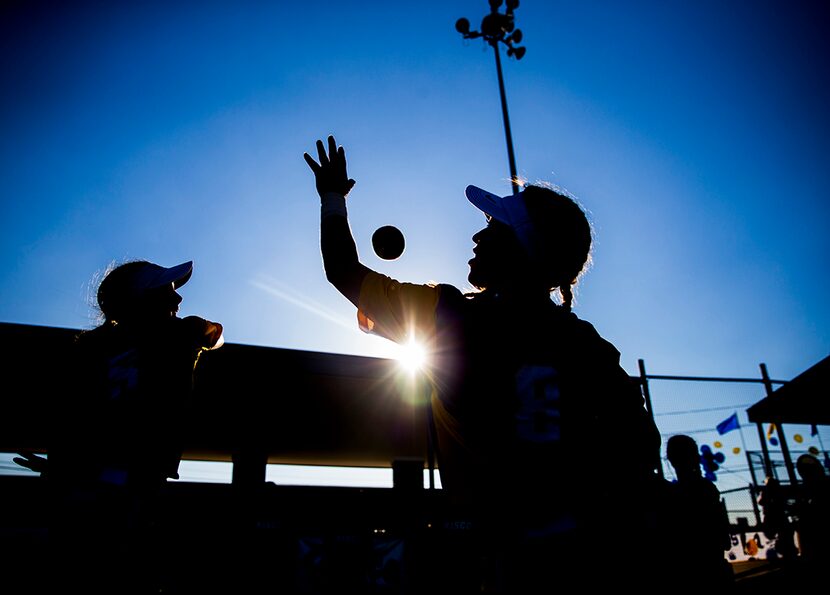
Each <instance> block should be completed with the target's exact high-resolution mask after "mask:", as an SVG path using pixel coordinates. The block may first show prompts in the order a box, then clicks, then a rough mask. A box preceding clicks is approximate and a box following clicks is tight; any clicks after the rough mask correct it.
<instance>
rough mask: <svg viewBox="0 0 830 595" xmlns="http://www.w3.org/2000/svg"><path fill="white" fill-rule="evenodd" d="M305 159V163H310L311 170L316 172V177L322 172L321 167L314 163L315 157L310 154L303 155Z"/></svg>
mask: <svg viewBox="0 0 830 595" xmlns="http://www.w3.org/2000/svg"><path fill="white" fill-rule="evenodd" d="M303 159H305V162H306V163H308V166H309V167H310V168H311V171H312V172H314V175H315V176H316V175H317V174H318V173H319V172H320V169H322V168H321V167H320V165H319V164H318V163H317V162H316V161H314V157H312V156H311V155H309V154H308V153H303Z"/></svg>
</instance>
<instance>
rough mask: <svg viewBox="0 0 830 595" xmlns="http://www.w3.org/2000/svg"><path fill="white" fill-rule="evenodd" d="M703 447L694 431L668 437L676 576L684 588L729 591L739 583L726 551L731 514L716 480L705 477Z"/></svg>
mask: <svg viewBox="0 0 830 595" xmlns="http://www.w3.org/2000/svg"><path fill="white" fill-rule="evenodd" d="M700 456H701V455H700V450H699V449H698V445H697V442H695V440H694V438H692V437H691V436H687V435H685V434H676V435H674V436H671V437H670V438H669V439H668V441H667V442H666V457H667V458H668V460H669V463H671V465H672V467H674V472H675V474H676V475H677V481H676V482H675V483H674V484H673V485H674V488H675V490H674V496H673V506H674V515H673V516H674V521H673V528H674V531H675V541H674V544H675V547H674V549H673V553H674V558H673V559H674V562H673V567H674V568H675V571H674V572H673V573H672V574H673V575H674V577H675V580H676V583H677V586H678V587H682V588H683V589H684V590H686V589H688V590H690V591H691V590H693V589H706V590H707V591H708V592H724V591H728V590H730V589H732V588H733V587H734V574H733V572H732V567H731V565H730V564H729V562H728V561H727V560H726V557H725V555H726V552H727V551H728V550H729V549H730V548H731V547H732V540H731V537H730V526H729V517H728V515H727V514H726V509H725V508H724V506H723V503H722V502H721V495H720V492H719V491H718V488H717V487H716V486H715V484H714V483H713V482H712V481H710V480H709V479H706V478H705V477H703V474H702V472H701V468H700V464H701V458H700Z"/></svg>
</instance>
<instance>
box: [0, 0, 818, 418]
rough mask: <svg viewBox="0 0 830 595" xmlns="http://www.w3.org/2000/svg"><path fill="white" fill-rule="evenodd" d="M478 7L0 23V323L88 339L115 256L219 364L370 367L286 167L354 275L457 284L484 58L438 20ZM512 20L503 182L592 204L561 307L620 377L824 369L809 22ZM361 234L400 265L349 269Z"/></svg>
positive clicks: (480, 127)
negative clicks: (392, 231) (224, 357)
mask: <svg viewBox="0 0 830 595" xmlns="http://www.w3.org/2000/svg"><path fill="white" fill-rule="evenodd" d="M488 11H489V6H488V3H487V2H486V1H485V0H463V1H462V0H457V1H444V2H432V3H424V2H407V1H386V2H379V1H372V0H367V1H350V0H337V1H335V0H331V1H329V0H323V1H317V2H265V1H260V2H251V1H245V0H236V1H234V2H214V1H199V2H195V1H193V2H185V1H181V2H155V1H145V2H139V3H115V2H103V1H101V2H81V1H76V2H23V1H12V2H5V3H3V7H2V9H0V77H2V79H0V83H1V84H2V88H3V91H2V94H1V95H0V129H2V131H3V134H2V136H0V193H1V194H0V196H2V203H1V204H0V296H2V297H0V321H4V322H19V323H28V324H40V325H51V326H61V327H73V328H90V327H92V326H94V324H95V319H94V315H95V313H94V312H93V311H92V310H91V309H90V307H89V302H90V296H91V295H92V290H93V289H94V282H95V279H96V274H97V273H99V272H100V271H102V270H103V269H104V268H105V267H106V266H107V265H108V264H109V263H110V262H111V261H113V260H116V261H120V260H124V259H132V258H145V259H149V260H152V261H155V262H157V263H160V264H164V265H168V266H169V265H173V264H177V263H179V262H182V261H186V260H194V261H195V272H194V276H193V278H192V279H191V281H190V282H189V283H188V284H187V285H186V286H185V287H184V288H183V289H182V290H181V293H182V295H183V297H184V302H183V304H182V309H181V314H182V315H187V314H200V315H203V316H205V317H207V318H210V319H213V320H218V321H220V322H222V323H223V324H224V325H225V329H226V340H227V341H229V342H236V343H245V344H256V345H267V346H277V347H288V348H296V349H304V350H313V351H325V352H334V353H353V354H362V355H378V356H385V355H389V353H390V350H389V346H388V344H387V343H386V342H385V341H384V340H383V339H380V338H377V337H372V336H367V335H363V334H361V333H360V331H359V330H358V329H357V324H356V321H355V313H354V309H353V307H352V306H351V305H350V304H349V303H348V302H347V301H346V300H345V298H343V297H342V296H340V294H338V293H337V292H336V291H335V290H334V289H333V288H332V287H331V286H330V285H329V284H328V283H327V282H326V280H325V278H324V275H323V269H322V264H321V259H320V252H319V234H318V228H319V206H318V205H319V201H318V199H317V196H316V193H315V190H314V181H313V176H312V174H311V172H310V171H309V170H308V167H307V166H306V164H305V163H304V161H303V159H302V154H303V152H304V151H309V152H313V150H314V142H315V140H316V139H318V138H324V137H325V136H326V135H328V134H334V135H335V136H336V138H337V140H338V142H339V143H341V144H343V145H344V146H345V147H346V151H347V158H348V160H349V168H350V175H351V176H352V177H353V178H355V179H356V180H357V185H356V187H355V189H354V190H353V191H352V193H351V195H350V197H349V212H350V216H351V223H352V229H353V231H354V234H355V237H356V241H357V243H358V249H359V252H360V255H361V258H362V260H363V261H364V263H365V264H366V265H368V266H370V267H372V268H375V269H377V270H380V271H382V272H384V273H387V274H389V275H391V276H393V277H396V278H398V279H400V280H405V281H413V282H426V281H439V282H445V283H451V284H455V285H457V286H459V287H462V288H464V287H466V275H467V264H466V263H467V260H468V259H469V258H470V255H471V248H472V241H471V239H470V238H471V236H472V235H473V234H474V233H475V232H476V231H477V230H478V229H480V228H481V227H482V226H483V225H484V218H483V216H482V215H481V214H480V213H479V212H478V211H476V210H475V208H474V207H472V206H471V205H470V204H469V203H468V202H467V201H466V199H464V197H463V189H464V187H465V186H466V185H467V184H470V183H473V184H476V185H479V186H482V187H484V188H487V189H490V190H492V191H494V192H500V193H504V194H507V193H509V192H510V184H509V179H508V178H509V170H508V161H507V152H506V145H505V137H504V128H503V125H502V113H501V108H500V103H499V95H498V86H497V79H496V68H495V62H494V57H493V52H492V49H491V48H490V47H489V46H486V45H485V44H484V43H483V42H482V41H481V40H469V41H464V40H462V38H461V36H460V35H459V34H458V33H457V32H456V30H455V27H454V24H455V21H456V20H457V19H458V18H459V17H467V18H468V19H469V20H470V21H471V23H472V27H473V28H474V29H477V28H478V26H479V23H480V19H481V18H482V17H483V16H484V15H485V14H486V13H487V12H488ZM516 23H517V26H518V27H519V28H520V29H521V30H522V31H523V33H524V40H523V44H522V45H525V46H526V47H527V54H526V55H525V56H524V58H523V59H522V60H521V61H516V60H514V59H509V60H508V59H507V58H506V57H505V56H503V67H504V76H505V82H506V86H507V100H508V105H509V109H510V119H511V125H512V130H513V142H514V146H515V152H516V162H517V165H518V170H519V174H520V175H521V176H523V177H525V178H527V179H528V180H529V181H536V180H545V181H548V182H552V183H555V184H558V185H560V186H562V187H564V188H566V189H567V190H569V191H570V192H571V193H572V194H574V195H576V196H577V197H578V199H579V200H580V202H581V203H582V204H583V205H584V206H585V207H586V209H587V210H588V211H589V213H590V217H591V219H592V222H593V225H594V227H595V233H596V238H597V240H596V243H595V246H594V254H593V257H594V264H593V267H592V269H591V270H590V271H589V272H588V274H587V275H586V276H585V277H584V279H583V281H582V283H581V285H580V286H579V288H578V292H577V296H576V306H575V311H576V313H577V314H578V315H579V316H581V317H582V318H585V319H587V320H590V321H591V322H592V323H594V325H595V326H596V327H597V329H598V330H599V332H600V333H601V334H602V335H603V336H604V337H606V338H607V339H609V340H610V341H612V342H613V343H614V344H615V345H616V346H617V348H618V349H619V350H620V351H621V353H622V359H621V363H622V365H623V367H625V368H626V370H628V371H629V372H630V373H632V374H633V373H637V360H638V359H644V360H645V362H646V366H647V369H648V371H649V372H650V373H654V374H680V375H706V376H740V377H758V376H759V368H758V366H759V363H761V362H764V363H766V365H767V366H768V368H769V372H770V375H771V376H772V377H773V378H780V379H785V380H786V379H789V378H792V377H793V376H795V375H797V374H798V373H800V372H802V371H803V370H805V369H806V368H808V367H810V366H811V365H813V364H814V363H816V362H817V361H819V360H820V359H822V358H824V357H825V356H827V355H828V354H830V308H828V306H829V305H830V303H829V302H830V300H828V298H829V297H830V291H828V289H830V286H829V285H828V284H829V283H830V274H828V273H830V266H828V264H829V262H828V258H830V235H828V233H827V231H828V223H830V199H829V197H830V167H829V166H830V163H828V161H829V158H830V111H828V109H827V106H828V105H830V89H828V80H829V79H828V74H830V72H828V66H829V65H830V47H828V45H830V40H828V37H827V35H826V31H827V30H828V26H829V25H830V19H828V16H827V13H826V3H824V2H818V1H816V2H782V1H775V2H773V1H758V2H745V1H741V2H738V1H734V0H726V1H723V0H718V1H715V0H703V1H696V2H685V1H682V2H681V1H676V0H668V1H667V0H659V1H657V0H654V1H636V0H635V1H631V2H618V1H597V2H559V1H550V0H523V1H522V2H521V4H520V6H519V8H518V9H517V11H516ZM384 224H393V225H396V226H397V227H399V228H400V229H401V230H402V231H403V232H404V234H405V236H406V239H407V247H406V251H405V252H404V254H403V256H402V257H401V258H400V259H398V260H396V261H391V262H388V261H382V260H380V259H378V258H377V257H376V256H375V255H374V253H373V252H372V249H371V242H370V238H371V234H372V232H373V231H374V230H375V229H376V228H377V227H379V226H381V225H384ZM760 396H763V395H762V394H759V395H758V398H760ZM656 398H657V395H655V399H656ZM754 400H756V399H755V398H754V397H753V398H750V399H749V400H748V401H747V400H746V399H744V398H743V397H741V398H740V399H739V398H735V397H728V398H727V397H724V398H722V399H720V400H718V399H717V398H715V401H714V402H715V404H716V405H717V404H720V405H725V406H727V407H728V406H730V405H731V404H732V403H740V404H744V405H746V404H749V403H751V402H754ZM696 405H697V404H696V403H682V406H683V407H685V408H687V409H689V408H694V407H695V406H696ZM659 406H661V407H663V408H664V409H666V410H669V409H672V408H675V409H676V408H679V407H680V406H681V404H678V403H674V404H667V403H663V404H661V405H659ZM700 406H701V407H707V406H712V402H709V401H706V402H701V403H700ZM657 409H658V405H657V404H655V410H657ZM730 413H731V410H727V411H724V412H717V413H715V414H714V415H715V417H717V418H718V419H717V421H720V418H722V417H726V416H728V415H729V414H730ZM689 424H690V425H695V424H692V422H689ZM706 424H707V425H708V424H709V421H708V420H707V421H706Z"/></svg>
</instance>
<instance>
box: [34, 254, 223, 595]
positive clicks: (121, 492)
mask: <svg viewBox="0 0 830 595" xmlns="http://www.w3.org/2000/svg"><path fill="white" fill-rule="evenodd" d="M192 272H193V263H192V262H185V263H182V264H179V265H177V266H173V267H170V268H167V267H163V266H160V265H157V264H154V263H151V262H147V261H134V262H127V263H124V264H121V265H120V266H117V267H116V268H114V269H112V270H111V271H110V272H109V273H108V274H106V276H105V277H104V279H103V280H102V281H101V283H100V285H99V286H98V290H97V303H98V306H99V308H100V310H101V314H102V316H103V322H102V323H101V324H100V326H98V327H96V328H94V329H92V330H89V331H83V332H81V333H80V334H79V335H78V336H77V338H76V340H75V343H74V345H73V349H72V353H71V355H70V361H69V366H68V370H70V374H71V377H70V378H69V379H68V390H67V391H66V393H65V394H61V395H56V399H55V404H54V409H53V412H52V414H53V415H52V424H53V427H52V437H53V439H52V442H51V444H50V445H49V449H48V465H47V477H48V480H49V483H50V484H51V485H52V487H53V490H52V491H53V495H54V497H55V501H54V504H55V508H54V510H53V512H54V515H55V516H54V519H53V521H54V523H53V525H52V537H53V540H54V541H53V546H54V548H53V553H54V555H55V558H54V561H55V563H56V564H57V565H58V568H59V569H60V570H61V571H62V573H61V574H58V575H56V576H57V577H58V580H60V584H61V585H62V587H64V588H66V589H67V590H69V591H73V590H74V589H71V588H69V587H79V588H81V590H82V591H83V592H89V591H93V592H122V593H123V592H150V591H151V590H152V591H156V592H157V591H158V589H159V585H158V584H155V582H154V581H156V580H157V577H156V576H155V567H154V566H153V562H152V557H153V556H154V555H155V554H156V553H157V552H156V551H154V550H155V549H156V548H157V547H158V546H159V544H157V543H154V542H152V541H148V539H149V538H150V537H151V536H152V534H153V531H154V529H155V526H156V523H157V521H158V519H157V516H156V515H157V514H158V510H156V507H157V504H158V499H159V498H160V496H161V495H162V493H163V490H164V487H165V484H166V480H167V479H168V478H174V479H175V478H178V467H179V463H180V461H181V456H182V442H183V436H184V434H185V425H186V417H187V410H188V407H189V406H190V400H191V391H192V387H193V384H192V382H193V373H194V368H195V366H196V364H197V362H198V360H199V355H200V354H201V353H202V352H203V351H204V350H208V349H215V348H217V347H220V346H221V345H222V344H223V342H224V339H223V329H222V325H221V324H219V323H216V322H211V321H209V320H206V319H204V318H200V317H197V316H187V317H185V318H179V317H178V316H177V313H178V310H179V304H180V303H181V301H182V298H181V296H180V295H179V293H178V292H177V291H176V290H177V289H178V288H180V287H181V286H182V285H184V284H185V283H186V282H187V281H188V280H189V279H190V277H191V275H192Z"/></svg>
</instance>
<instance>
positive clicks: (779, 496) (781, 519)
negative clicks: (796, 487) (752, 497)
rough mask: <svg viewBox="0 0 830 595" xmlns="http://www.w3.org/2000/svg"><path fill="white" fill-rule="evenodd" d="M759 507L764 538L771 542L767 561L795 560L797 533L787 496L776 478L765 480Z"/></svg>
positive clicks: (759, 498) (759, 495) (768, 547)
mask: <svg viewBox="0 0 830 595" xmlns="http://www.w3.org/2000/svg"><path fill="white" fill-rule="evenodd" d="M758 505H759V506H760V507H761V513H762V514H763V517H762V521H761V522H762V527H763V530H764V536H765V537H766V538H767V539H769V540H770V543H769V545H768V546H767V559H768V560H775V559H778V558H783V559H785V560H789V559H792V558H794V557H795V556H796V555H797V554H798V551H797V550H796V547H795V535H794V534H795V531H794V529H793V526H792V524H791V523H790V518H789V515H788V514H787V496H786V494H785V493H784V491H783V490H782V489H781V483H780V482H779V481H778V480H777V479H776V478H774V477H771V476H767V477H766V478H765V479H764V486H763V487H762V488H761V491H760V493H759V494H758Z"/></svg>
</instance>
